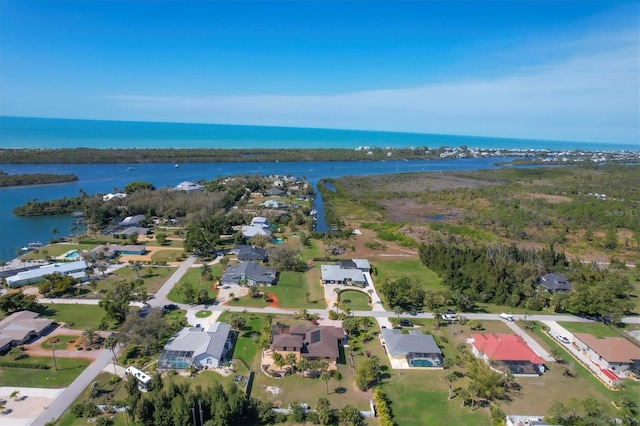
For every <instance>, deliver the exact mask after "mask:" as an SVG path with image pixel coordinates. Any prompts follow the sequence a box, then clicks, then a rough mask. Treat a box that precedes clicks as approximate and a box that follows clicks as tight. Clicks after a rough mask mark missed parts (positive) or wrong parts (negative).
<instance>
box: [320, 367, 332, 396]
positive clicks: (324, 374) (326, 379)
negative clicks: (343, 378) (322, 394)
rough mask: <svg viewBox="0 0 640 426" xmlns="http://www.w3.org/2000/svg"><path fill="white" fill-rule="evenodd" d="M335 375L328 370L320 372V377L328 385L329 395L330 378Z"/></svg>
mask: <svg viewBox="0 0 640 426" xmlns="http://www.w3.org/2000/svg"><path fill="white" fill-rule="evenodd" d="M332 377H333V376H331V373H329V372H328V371H323V372H322V373H320V379H321V380H323V381H324V383H325V385H326V386H327V395H329V380H331V378H332Z"/></svg>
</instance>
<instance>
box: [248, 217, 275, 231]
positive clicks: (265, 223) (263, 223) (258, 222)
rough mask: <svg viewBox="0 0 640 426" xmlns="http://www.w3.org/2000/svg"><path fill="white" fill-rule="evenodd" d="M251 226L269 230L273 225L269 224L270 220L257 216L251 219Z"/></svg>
mask: <svg viewBox="0 0 640 426" xmlns="http://www.w3.org/2000/svg"><path fill="white" fill-rule="evenodd" d="M251 226H259V227H261V228H269V227H270V226H271V223H269V219H267V218H266V217H262V216H256V217H254V218H253V219H251Z"/></svg>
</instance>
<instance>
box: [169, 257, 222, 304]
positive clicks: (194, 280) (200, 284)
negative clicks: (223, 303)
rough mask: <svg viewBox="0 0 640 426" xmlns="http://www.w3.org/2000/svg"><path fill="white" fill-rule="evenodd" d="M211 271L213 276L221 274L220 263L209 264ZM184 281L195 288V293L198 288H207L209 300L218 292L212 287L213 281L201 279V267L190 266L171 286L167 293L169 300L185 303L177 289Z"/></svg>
mask: <svg viewBox="0 0 640 426" xmlns="http://www.w3.org/2000/svg"><path fill="white" fill-rule="evenodd" d="M211 272H212V274H213V276H214V277H220V276H221V275H222V265H220V264H215V265H211ZM184 282H189V283H191V284H192V285H193V288H194V289H195V291H196V293H197V292H198V290H200V289H205V290H207V291H208V292H209V299H210V300H213V299H215V297H216V295H217V294H218V290H217V289H213V288H212V287H213V286H214V285H215V281H205V280H203V279H202V275H201V268H200V267H198V268H190V269H189V270H188V271H187V272H186V273H185V274H184V275H183V276H182V278H180V281H178V282H177V283H176V285H174V286H173V288H172V289H171V291H169V294H168V295H167V298H168V299H169V300H171V301H173V302H177V303H185V301H184V299H183V297H182V295H181V294H180V293H179V291H178V290H179V288H180V284H182V283H184Z"/></svg>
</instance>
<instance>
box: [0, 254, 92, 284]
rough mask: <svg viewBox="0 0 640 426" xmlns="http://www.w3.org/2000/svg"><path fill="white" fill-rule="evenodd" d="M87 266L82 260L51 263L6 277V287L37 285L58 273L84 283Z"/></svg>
mask: <svg viewBox="0 0 640 426" xmlns="http://www.w3.org/2000/svg"><path fill="white" fill-rule="evenodd" d="M86 269H87V264H86V263H85V262H84V260H77V261H75V262H67V263H52V264H49V265H43V266H40V267H39V268H35V269H29V270H28V271H22V272H18V273H17V274H16V275H12V276H10V277H7V278H6V280H7V285H8V286H9V287H13V288H15V287H22V286H23V285H29V284H38V283H40V282H42V281H44V276H45V275H49V274H54V273H58V274H61V275H71V276H72V277H73V278H75V279H77V280H79V281H85V280H86V279H87V276H86V274H85V271H86Z"/></svg>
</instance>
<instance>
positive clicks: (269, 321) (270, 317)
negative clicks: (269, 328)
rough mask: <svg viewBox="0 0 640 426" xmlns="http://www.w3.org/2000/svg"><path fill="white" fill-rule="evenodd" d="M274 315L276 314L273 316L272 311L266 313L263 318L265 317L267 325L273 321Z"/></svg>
mask: <svg viewBox="0 0 640 426" xmlns="http://www.w3.org/2000/svg"><path fill="white" fill-rule="evenodd" d="M275 317H276V316H275V315H274V314H272V313H268V314H267V315H266V316H265V318H266V320H267V323H268V324H269V325H271V323H273V319H274V318H275Z"/></svg>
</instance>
